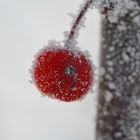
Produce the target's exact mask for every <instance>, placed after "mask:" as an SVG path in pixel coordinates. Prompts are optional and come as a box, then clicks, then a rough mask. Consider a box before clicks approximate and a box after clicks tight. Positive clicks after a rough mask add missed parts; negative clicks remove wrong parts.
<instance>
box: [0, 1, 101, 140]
mask: <svg viewBox="0 0 140 140" xmlns="http://www.w3.org/2000/svg"><path fill="white" fill-rule="evenodd" d="M81 2H82V0H61V1H60V0H0V139H1V140H25V139H26V140H94V132H95V130H94V125H95V117H96V116H95V114H96V108H95V104H96V96H97V95H96V94H97V93H96V92H94V93H89V94H88V95H87V97H86V98H85V100H83V101H82V102H80V101H78V102H72V103H65V102H58V101H56V100H52V99H50V98H47V97H41V94H40V93H39V92H38V90H37V89H36V88H35V86H34V85H32V84H31V83H30V82H29V80H30V74H29V69H30V67H31V64H32V61H33V56H34V55H35V54H36V52H37V51H38V50H39V49H41V48H42V47H43V45H44V44H47V42H48V40H50V39H53V38H55V39H56V40H58V41H61V40H63V39H64V38H63V32H64V31H65V30H69V29H70V23H71V21H72V19H71V18H70V17H69V16H68V15H67V13H68V12H73V13H76V11H77V10H78V8H79V3H81ZM85 24H86V26H87V27H86V28H83V29H82V30H81V32H80V36H79V40H78V42H79V46H80V47H81V48H82V49H87V50H88V51H90V54H91V55H92V59H93V63H94V64H95V65H96V66H97V68H98V58H99V53H98V52H99V33H100V18H99V14H98V11H97V10H95V9H94V10H92V11H91V10H90V12H89V13H88V14H87V20H86V23H85ZM97 70H98V69H97Z"/></svg>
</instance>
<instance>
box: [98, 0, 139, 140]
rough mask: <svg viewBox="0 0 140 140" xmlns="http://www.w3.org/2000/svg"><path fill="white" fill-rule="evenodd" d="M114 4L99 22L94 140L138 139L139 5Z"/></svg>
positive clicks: (130, 0)
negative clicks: (99, 54) (98, 76)
mask: <svg viewBox="0 0 140 140" xmlns="http://www.w3.org/2000/svg"><path fill="white" fill-rule="evenodd" d="M139 3H140V2H139V0H117V4H116V5H115V8H114V10H113V11H112V12H110V13H109V14H108V15H107V16H106V17H103V18H102V38H101V39H102V40H101V47H102V48H101V49H102V50H101V64H100V65H101V69H100V71H101V72H100V81H99V82H100V83H99V97H98V116H97V140H139V139H140V22H139V21H140V4H139Z"/></svg>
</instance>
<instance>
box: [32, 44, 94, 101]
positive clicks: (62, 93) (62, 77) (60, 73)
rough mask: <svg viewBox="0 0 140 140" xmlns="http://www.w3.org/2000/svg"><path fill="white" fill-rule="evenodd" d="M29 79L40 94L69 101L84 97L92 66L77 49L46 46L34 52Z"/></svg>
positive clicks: (90, 86) (89, 83)
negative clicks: (31, 74) (36, 53)
mask: <svg viewBox="0 0 140 140" xmlns="http://www.w3.org/2000/svg"><path fill="white" fill-rule="evenodd" d="M32 72H33V79H34V84H35V85H36V87H37V88H38V89H39V90H40V91H41V93H42V94H43V95H48V96H49V97H52V98H55V99H58V100H62V101H66V102H70V101H74V100H78V99H82V98H84V97H85V95H86V94H87V92H88V91H89V90H90V89H91V88H92V84H93V69H92V65H91V63H90V61H89V59H88V58H87V57H86V56H85V55H84V53H82V52H81V51H77V53H74V52H73V51H70V50H68V49H67V48H64V47H58V48H57V47H54V46H53V47H49V48H46V49H44V50H42V51H41V52H39V54H38V55H37V57H36V58H35V63H34V68H33V71H32Z"/></svg>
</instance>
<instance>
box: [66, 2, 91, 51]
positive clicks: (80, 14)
mask: <svg viewBox="0 0 140 140" xmlns="http://www.w3.org/2000/svg"><path fill="white" fill-rule="evenodd" d="M92 2H93V0H87V2H86V3H85V5H84V6H83V8H82V9H81V11H80V13H79V14H78V16H77V18H76V20H75V22H74V24H73V26H72V28H71V30H70V33H69V35H68V39H67V41H66V43H65V46H66V47H68V48H69V47H70V44H71V43H72V40H73V39H74V37H75V34H76V33H77V29H78V25H79V23H80V21H81V20H82V18H83V16H84V15H85V13H86V12H87V10H88V8H89V7H90V5H91V4H92Z"/></svg>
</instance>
